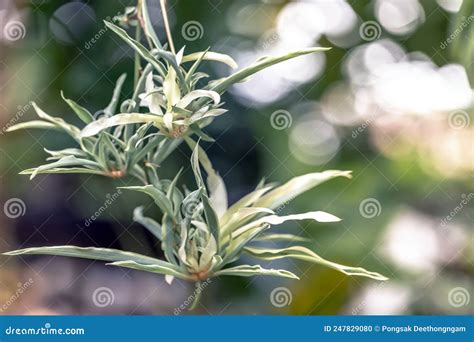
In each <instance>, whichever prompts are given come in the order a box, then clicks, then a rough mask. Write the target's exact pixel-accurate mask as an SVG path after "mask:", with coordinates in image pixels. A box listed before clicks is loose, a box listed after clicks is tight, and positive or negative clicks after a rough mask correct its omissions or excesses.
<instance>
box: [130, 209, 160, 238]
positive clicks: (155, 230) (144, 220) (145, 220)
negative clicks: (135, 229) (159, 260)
mask: <svg viewBox="0 0 474 342" xmlns="http://www.w3.org/2000/svg"><path fill="white" fill-rule="evenodd" d="M133 220H134V221H135V222H137V223H140V224H141V225H142V226H144V227H145V228H146V229H147V230H148V231H149V232H150V233H152V234H153V235H154V236H155V237H156V238H157V239H158V240H161V238H162V236H161V225H160V224H159V223H158V222H156V221H155V220H153V219H152V218H150V217H146V216H144V215H143V207H138V208H135V210H134V211H133Z"/></svg>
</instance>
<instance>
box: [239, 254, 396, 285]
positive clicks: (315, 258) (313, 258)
mask: <svg viewBox="0 0 474 342" xmlns="http://www.w3.org/2000/svg"><path fill="white" fill-rule="evenodd" d="M245 252H247V253H248V254H250V255H252V256H254V257H256V258H259V259H264V260H276V259H282V258H293V259H300V260H305V261H310V262H314V263H317V264H320V265H323V266H327V267H330V268H333V269H335V270H338V271H339V272H342V273H344V274H347V275H350V276H360V277H368V278H372V279H376V280H388V278H387V277H385V276H383V275H381V274H380V273H377V272H369V271H367V270H366V269H364V268H362V267H350V266H345V265H341V264H338V263H335V262H332V261H328V260H326V259H323V258H322V257H320V256H319V255H317V254H316V253H314V252H313V251H312V250H310V249H308V248H306V247H302V246H292V247H287V248H284V249H268V248H254V247H246V248H245Z"/></svg>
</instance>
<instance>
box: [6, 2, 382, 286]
mask: <svg viewBox="0 0 474 342" xmlns="http://www.w3.org/2000/svg"><path fill="white" fill-rule="evenodd" d="M134 15H135V16H136V18H135V20H129V19H130V18H128V16H134ZM125 17H127V18H126V20H123V21H124V22H126V23H127V25H133V24H134V25H140V26H141V30H143V32H145V36H146V41H147V42H148V44H147V46H144V45H143V44H142V43H141V42H139V40H137V39H133V38H132V37H130V36H129V35H128V33H127V32H126V31H125V30H124V29H122V28H120V27H118V26H116V25H114V24H112V23H110V22H106V25H107V27H108V28H109V29H110V30H111V31H113V32H114V33H115V34H116V35H118V36H119V37H120V38H121V39H122V40H123V41H124V42H126V43H127V44H128V45H129V46H130V47H132V48H133V49H134V51H135V53H136V56H137V57H138V58H137V60H136V61H137V62H138V63H136V65H138V66H139V68H138V69H137V70H136V75H137V76H138V77H136V79H135V89H134V92H133V96H132V98H130V99H127V100H125V101H124V102H123V103H122V104H121V105H120V106H119V98H120V93H121V89H122V85H123V83H124V81H125V76H124V75H123V76H121V77H120V78H119V79H118V81H117V85H116V87H115V90H114V93H113V97H112V100H111V101H110V103H109V105H108V106H107V107H106V108H105V109H104V110H103V115H102V116H101V117H98V118H96V117H94V116H93V115H91V113H90V112H89V111H88V110H87V109H85V108H83V107H81V106H80V105H79V104H77V103H76V102H74V101H72V100H70V99H67V98H65V97H64V96H63V98H64V100H65V101H66V103H67V104H68V105H69V106H70V108H71V109H72V110H73V112H74V113H75V114H76V115H77V116H78V117H79V119H80V120H81V121H82V122H83V126H82V127H76V126H74V125H71V124H69V123H67V122H65V121H64V120H63V119H61V118H57V117H52V116H50V115H48V114H46V113H45V112H44V111H43V110H42V109H40V108H39V107H38V106H37V105H36V104H34V109H35V110H36V113H37V114H38V116H39V118H40V119H41V120H39V121H30V122H26V123H21V124H18V125H16V126H13V127H11V128H10V131H15V130H19V129H29V128H40V129H53V130H58V131H61V132H64V133H66V134H68V135H69V136H70V137H71V138H72V139H73V140H74V141H75V142H76V143H77V147H75V148H66V149H63V150H59V151H49V150H47V151H46V152H48V153H49V154H50V157H49V158H48V160H49V161H50V162H49V163H48V164H45V165H41V166H39V167H37V168H34V169H29V170H25V171H23V172H22V173H24V174H31V177H34V176H35V175H37V174H40V173H92V174H98V175H104V176H109V177H122V176H125V175H129V176H132V177H135V178H136V179H137V180H139V181H140V186H130V187H126V188H125V189H127V190H130V191H138V192H142V193H145V194H146V195H148V196H150V197H151V198H152V199H153V200H154V203H155V204H156V206H157V207H158V208H159V211H160V214H161V219H160V220H159V221H157V220H156V219H152V218H150V217H146V216H144V213H143V208H142V207H138V208H136V209H135V211H134V213H133V218H134V220H135V221H136V222H138V223H140V224H142V225H143V226H144V227H145V228H146V229H147V230H149V231H150V232H151V234H153V236H154V237H155V238H156V239H158V240H160V241H161V247H162V249H163V252H164V255H165V258H166V261H164V260H159V259H155V258H151V257H148V256H144V255H140V254H136V253H130V252H125V251H120V250H113V249H107V248H83V247H76V246H58V247H39V248H27V249H22V250H17V251H13V252H9V253H6V255H25V254H46V255H59V256H69V257H77V258H86V259H94V260H102V261H106V262H108V265H112V266H118V267H126V268H132V269H137V270H141V271H145V272H151V273H157V274H162V275H165V276H166V280H167V281H168V282H171V281H172V280H173V279H174V278H175V277H176V278H180V279H183V280H188V281H195V282H200V281H203V280H205V279H208V278H212V277H217V276H226V275H232V276H243V277H248V276H257V275H271V276H279V277H286V278H294V279H298V276H297V275H295V274H293V273H292V272H290V271H288V270H283V269H272V268H264V267H263V266H261V265H259V264H252V265H243V264H241V263H240V262H239V260H240V258H241V256H242V255H244V254H245V255H248V256H251V257H252V258H254V259H256V260H266V261H271V260H276V259H283V258H292V259H298V260H303V261H307V262H312V263H316V264H320V265H323V266H327V267H330V268H333V269H335V270H337V271H340V272H343V273H345V274H347V275H349V276H362V277H368V278H372V279H376V280H386V278H385V277H384V276H382V275H381V274H379V273H376V272H369V271H367V270H365V269H363V268H360V267H349V266H345V265H341V264H338V263H335V262H332V261H328V260H326V259H324V258H322V257H320V256H319V255H317V254H316V253H315V252H313V251H312V250H311V249H309V248H307V247H306V246H305V244H306V243H308V242H309V241H308V240H307V239H305V238H302V237H300V236H296V235H292V234H284V233H272V232H271V228H272V227H273V226H276V225H283V224H285V223H286V222H288V221H295V220H310V221H315V222H337V221H339V218H337V217H336V216H334V215H332V214H329V213H326V212H323V211H313V212H307V213H302V214H294V215H288V216H279V215H278V214H277V212H278V211H279V210H278V208H279V207H281V206H282V205H284V204H285V203H287V202H288V201H290V200H292V199H294V198H295V197H297V196H299V195H300V194H302V193H303V192H306V191H308V190H310V189H312V188H314V187H316V186H318V185H319V184H321V183H323V182H326V181H328V180H330V179H332V178H335V177H346V178H350V172H348V171H333V170H331V171H324V172H317V173H309V174H306V175H303V176H299V177H295V178H293V179H291V180H290V181H288V182H286V183H285V184H283V185H280V186H276V185H274V184H264V183H263V182H261V183H260V184H259V186H258V187H257V188H256V189H255V190H254V191H253V192H251V193H249V194H248V195H246V196H244V197H243V198H242V199H240V200H239V201H238V202H236V203H234V204H233V205H231V206H229V205H228V203H227V191H226V187H225V184H224V181H223V179H222V178H221V177H220V176H219V175H218V173H217V172H216V171H215V170H214V169H213V167H212V164H211V162H210V160H209V158H208V157H207V155H206V154H205V152H204V151H203V149H202V148H201V147H200V146H199V144H198V143H196V140H199V139H202V140H205V141H212V138H211V137H209V136H208V135H207V134H206V133H204V131H203V129H204V128H205V127H206V126H208V125H209V124H211V123H212V121H213V120H214V119H215V118H216V117H218V116H220V115H222V114H224V113H225V112H226V110H225V109H224V108H223V102H222V98H221V96H222V95H223V94H224V93H225V92H226V90H228V89H229V87H231V86H232V85H233V84H235V83H236V82H243V81H245V80H247V79H248V78H249V77H251V76H252V75H253V74H255V73H257V72H259V71H260V70H263V69H265V68H267V67H270V66H272V65H274V64H277V63H280V62H284V61H286V60H289V59H292V58H296V57H298V56H301V55H305V54H311V53H316V52H322V51H325V50H327V49H326V48H320V47H315V48H310V49H303V50H299V51H294V52H290V53H288V54H285V55H282V56H274V57H264V58H260V59H259V60H257V61H256V62H255V63H253V64H252V65H249V66H247V67H244V68H242V69H240V70H238V71H236V72H235V73H232V74H230V75H229V76H228V77H225V78H222V79H215V80H209V75H207V74H205V73H203V72H201V71H200V67H201V66H202V63H203V62H204V61H210V62H216V63H224V64H226V65H227V66H229V68H230V69H236V68H237V64H236V63H235V61H234V60H233V59H232V57H230V56H227V55H223V54H220V53H217V52H212V51H209V49H207V50H205V51H200V52H193V53H187V52H185V48H184V47H183V48H181V49H180V50H179V51H178V52H175V51H174V44H173V42H172V38H171V35H170V32H169V28H167V33H168V44H162V43H161V42H160V41H159V39H158V35H157V34H156V32H155V31H154V29H153V26H152V25H151V21H150V18H149V14H148V10H147V1H146V0H141V1H139V6H138V7H136V8H128V9H127V12H126V14H125ZM165 22H166V20H165ZM140 26H138V27H137V28H138V29H140ZM168 46H170V47H171V48H168ZM183 141H184V142H186V144H187V145H188V146H189V147H190V148H191V149H192V151H193V153H192V158H191V168H192V170H193V173H194V177H195V183H196V184H195V187H194V189H195V190H193V191H189V190H181V188H180V187H178V180H179V177H180V173H178V174H177V175H176V177H174V179H173V180H166V179H161V178H159V177H158V172H157V166H158V165H160V164H162V163H163V162H164V161H165V159H166V158H167V156H169V155H170V154H171V153H172V152H173V151H174V150H175V149H176V148H177V147H178V145H179V144H181V143H182V142H183ZM201 168H202V169H203V170H204V171H205V174H206V175H207V177H206V182H205V181H204V178H203V176H202V173H201ZM262 241H267V242H268V241H285V242H286V243H287V245H289V247H286V248H279V249H276V248H262V247H261V246H262V244H258V242H262ZM256 243H257V244H256Z"/></svg>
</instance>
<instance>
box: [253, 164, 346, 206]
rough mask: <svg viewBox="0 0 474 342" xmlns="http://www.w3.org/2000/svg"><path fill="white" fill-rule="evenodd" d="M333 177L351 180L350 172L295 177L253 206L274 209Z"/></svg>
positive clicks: (318, 173) (334, 171) (331, 172)
mask: <svg viewBox="0 0 474 342" xmlns="http://www.w3.org/2000/svg"><path fill="white" fill-rule="evenodd" d="M335 177H347V178H351V172H350V171H338V170H328V171H323V172H316V173H309V174H306V175H303V176H298V177H295V178H293V179H291V180H290V181H288V182H287V183H285V184H283V185H281V186H279V187H277V188H275V189H273V190H272V191H270V192H267V193H266V194H265V195H263V196H262V197H261V198H260V199H258V200H257V201H255V203H254V205H255V206H258V207H265V208H270V209H276V208H278V207H280V206H281V205H283V204H286V203H288V202H290V201H292V200H293V199H294V198H296V197H297V196H299V195H301V194H302V193H304V192H306V191H308V190H310V189H312V188H314V187H315V186H317V185H319V184H321V183H324V182H326V181H328V180H330V179H332V178H335Z"/></svg>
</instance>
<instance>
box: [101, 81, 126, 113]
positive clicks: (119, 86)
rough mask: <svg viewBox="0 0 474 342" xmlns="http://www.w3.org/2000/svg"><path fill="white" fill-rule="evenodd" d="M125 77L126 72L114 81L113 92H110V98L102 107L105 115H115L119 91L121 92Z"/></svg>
mask: <svg viewBox="0 0 474 342" xmlns="http://www.w3.org/2000/svg"><path fill="white" fill-rule="evenodd" d="M126 78H127V74H122V75H120V77H119V78H118V79H117V82H116V83H115V88H114V92H113V94H112V99H111V100H110V102H109V104H108V106H107V107H106V108H105V109H104V112H105V116H112V115H115V113H116V111H117V105H118V102H119V99H120V93H121V92H122V87H123V84H124V82H125V79H126Z"/></svg>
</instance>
